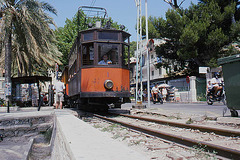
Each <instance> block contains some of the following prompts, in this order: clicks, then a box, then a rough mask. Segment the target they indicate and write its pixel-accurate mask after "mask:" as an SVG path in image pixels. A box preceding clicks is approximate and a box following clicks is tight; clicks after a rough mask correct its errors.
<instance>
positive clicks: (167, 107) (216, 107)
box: [122, 102, 240, 117]
mask: <svg viewBox="0 0 240 160" xmlns="http://www.w3.org/2000/svg"><path fill="white" fill-rule="evenodd" d="M133 104H135V103H127V104H123V105H122V108H123V109H130V108H131V107H132V105H133ZM143 104H145V105H147V103H143ZM150 108H158V109H160V110H162V112H163V113H164V111H171V112H175V113H188V114H198V115H207V116H216V117H221V116H223V110H224V108H227V106H226V105H223V104H222V103H218V102H216V103H214V104H213V105H207V103H168V102H167V103H164V104H153V103H151V106H150ZM238 112H239V111H238ZM239 113H240V112H239ZM230 115H231V113H230V111H229V109H228V110H227V112H226V113H225V116H226V117H228V116H230Z"/></svg>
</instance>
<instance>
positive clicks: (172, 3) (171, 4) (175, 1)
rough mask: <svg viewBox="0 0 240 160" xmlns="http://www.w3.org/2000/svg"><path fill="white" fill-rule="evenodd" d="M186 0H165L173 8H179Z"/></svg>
mask: <svg viewBox="0 0 240 160" xmlns="http://www.w3.org/2000/svg"><path fill="white" fill-rule="evenodd" d="M184 1H185V0H181V1H180V2H179V1H177V0H173V1H172V0H164V2H166V3H168V4H169V5H170V6H171V7H172V8H173V9H178V8H180V6H181V5H182V4H183V2H184Z"/></svg>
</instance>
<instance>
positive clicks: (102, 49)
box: [98, 44, 119, 65]
mask: <svg viewBox="0 0 240 160" xmlns="http://www.w3.org/2000/svg"><path fill="white" fill-rule="evenodd" d="M118 48H119V45H118V44H98V57H99V59H98V65H111V64H113V65H116V64H118Z"/></svg>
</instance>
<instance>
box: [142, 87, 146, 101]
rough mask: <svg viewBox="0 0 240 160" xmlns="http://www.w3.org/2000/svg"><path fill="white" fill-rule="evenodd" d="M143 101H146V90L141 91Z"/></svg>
mask: <svg viewBox="0 0 240 160" xmlns="http://www.w3.org/2000/svg"><path fill="white" fill-rule="evenodd" d="M143 101H147V88H145V89H144V90H143Z"/></svg>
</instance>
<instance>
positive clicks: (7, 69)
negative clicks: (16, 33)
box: [5, 29, 12, 101]
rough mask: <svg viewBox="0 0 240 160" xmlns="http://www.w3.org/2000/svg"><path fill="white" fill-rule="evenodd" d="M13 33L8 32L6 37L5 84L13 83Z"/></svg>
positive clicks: (8, 97) (8, 98)
mask: <svg viewBox="0 0 240 160" xmlns="http://www.w3.org/2000/svg"><path fill="white" fill-rule="evenodd" d="M11 35H12V33H11V30H10V29H9V30H7V34H6V37H5V83H6V84H8V83H11V64H12V55H11V54H12V37H11ZM6 98H7V101H9V100H10V96H7V97H6Z"/></svg>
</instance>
